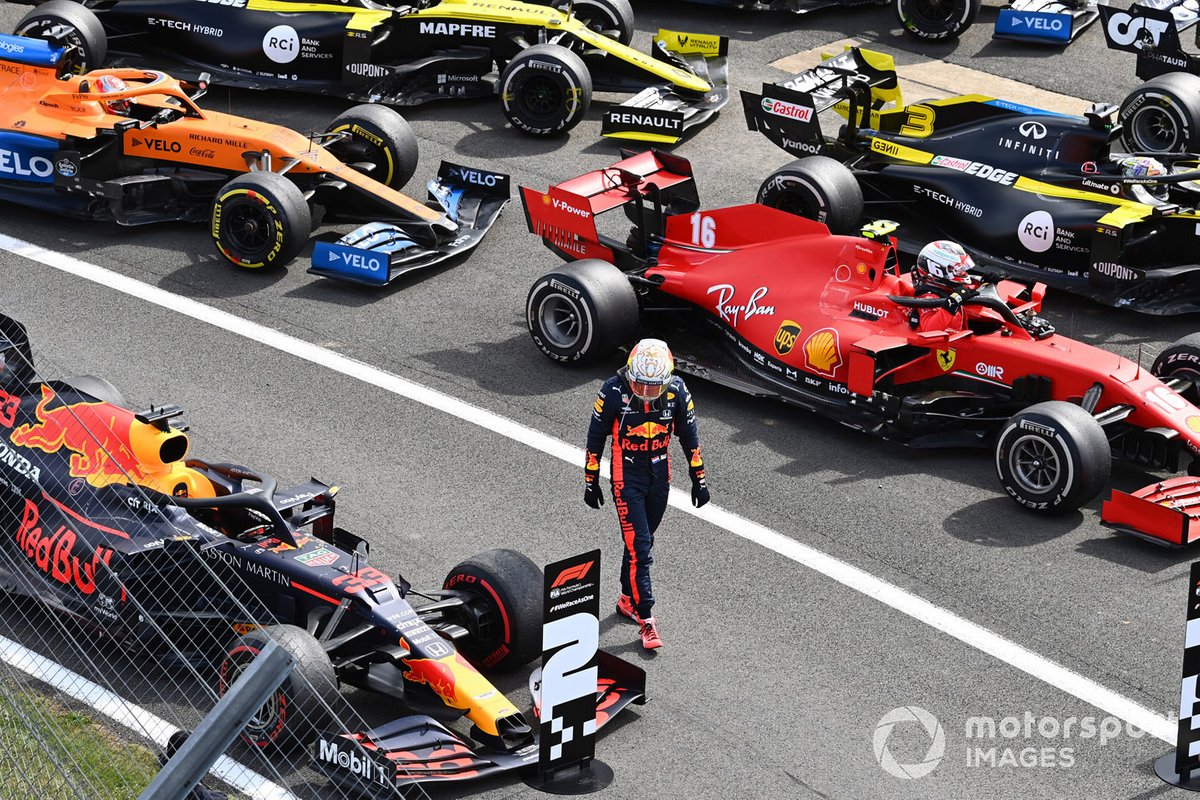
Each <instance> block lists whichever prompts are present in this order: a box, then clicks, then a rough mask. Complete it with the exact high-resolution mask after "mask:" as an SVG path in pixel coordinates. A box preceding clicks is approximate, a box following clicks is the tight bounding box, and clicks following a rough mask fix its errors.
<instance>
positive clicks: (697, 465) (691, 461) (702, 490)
mask: <svg viewBox="0 0 1200 800" xmlns="http://www.w3.org/2000/svg"><path fill="white" fill-rule="evenodd" d="M688 471H689V472H691V474H692V505H694V506H695V507H696V508H700V507H701V506H703V505H704V504H706V503H707V502H708V501H709V500H711V499H712V496H711V495H710V494H709V492H708V481H706V480H705V479H704V459H703V458H701V457H700V448H699V447H697V448H696V449H695V450H693V451H692V454H691V457H690V458H688Z"/></svg>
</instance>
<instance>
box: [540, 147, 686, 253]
mask: <svg viewBox="0 0 1200 800" xmlns="http://www.w3.org/2000/svg"><path fill="white" fill-rule="evenodd" d="M622 155H623V156H624V158H622V159H621V160H620V161H618V162H616V163H615V164H613V165H612V166H610V167H605V168H604V169H597V170H593V171H591V172H588V173H585V174H583V175H580V176H579V177H578V178H572V179H571V180H569V181H564V182H563V183H559V184H556V185H553V186H551V187H550V188H548V189H547V190H546V191H545V192H541V191H538V190H536V189H530V188H529V187H527V186H522V187H521V200H522V202H523V203H524V204H525V221H526V222H527V223H528V224H529V230H530V232H531V233H533V234H535V235H537V236H540V237H541V238H542V242H543V243H544V244H545V245H546V247H548V248H550V250H551V251H553V252H554V253H557V254H558V255H559V256H560V257H562V258H564V259H566V260H567V261H574V260H577V259H581V258H599V259H601V260H604V261H608V262H611V263H613V264H616V265H617V266H618V267H621V268H636V267H640V266H646V265H647V263H646V259H647V258H648V256H649V254H650V253H652V252H653V251H654V249H655V248H654V243H655V241H657V242H659V243H661V241H662V234H663V225H664V222H665V220H666V218H667V217H668V216H670V215H673V214H687V213H691V212H693V211H695V210H697V209H698V208H699V207H700V198H699V196H698V195H697V193H696V182H695V179H694V178H693V177H692V165H691V162H689V161H688V160H687V159H686V158H682V157H680V156H677V155H673V154H671V153H665V152H663V151H661V150H649V151H646V152H644V153H638V154H636V155H633V154H630V153H622ZM622 207H624V208H625V214H626V216H627V217H628V218H629V220H630V221H631V222H632V223H633V225H634V233H635V234H636V235H635V236H631V237H630V239H629V240H627V241H618V240H616V239H613V238H611V237H608V236H604V235H603V234H601V233H600V232H599V231H598V230H597V228H596V217H597V216H598V215H600V214H603V213H605V212H606V211H611V210H613V209H615V208H622Z"/></svg>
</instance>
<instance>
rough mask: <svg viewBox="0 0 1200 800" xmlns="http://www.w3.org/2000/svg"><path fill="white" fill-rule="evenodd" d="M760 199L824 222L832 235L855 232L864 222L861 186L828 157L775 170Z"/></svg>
mask: <svg viewBox="0 0 1200 800" xmlns="http://www.w3.org/2000/svg"><path fill="white" fill-rule="evenodd" d="M757 199H758V202H759V203H762V204H763V205H764V206H770V207H771V208H778V209H779V210H780V211H786V212H788V213H789V214H795V215H797V216H800V217H807V218H808V219H814V220H816V221H817V222H823V223H825V225H826V226H827V227H828V228H829V232H830V233H838V234H849V233H853V232H855V231H856V230H858V226H859V224H860V223H861V222H862V213H863V195H862V187H860V186H859V185H858V180H857V179H856V178H855V177H854V173H852V172H850V170H849V169H847V168H846V166H845V165H844V164H842V163H841V162H840V161H836V160H834V159H832V158H829V157H827V156H808V157H807V158H801V159H799V160H797V161H793V162H792V163H790V164H788V165H786V166H784V167H781V168H779V169H777V170H775V172H773V173H771V175H770V176H769V177H768V178H767V179H766V180H765V181H763V183H762V186H760V187H758V198H757Z"/></svg>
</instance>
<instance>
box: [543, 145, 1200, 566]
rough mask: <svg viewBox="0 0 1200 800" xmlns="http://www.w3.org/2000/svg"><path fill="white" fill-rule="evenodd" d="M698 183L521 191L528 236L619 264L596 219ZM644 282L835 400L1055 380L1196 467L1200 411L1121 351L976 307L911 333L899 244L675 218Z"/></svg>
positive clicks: (631, 168) (613, 176)
mask: <svg viewBox="0 0 1200 800" xmlns="http://www.w3.org/2000/svg"><path fill="white" fill-rule="evenodd" d="M690 180H692V178H691V174H690V167H689V166H687V162H685V161H683V160H682V159H679V158H678V157H669V156H664V155H663V154H660V153H655V152H646V153H641V154H638V155H635V156H632V157H629V158H626V159H624V160H623V161H620V162H618V163H616V164H614V165H613V166H612V167H609V168H606V169H602V170H597V171H594V172H591V173H588V174H586V175H583V176H581V177H578V178H575V179H572V180H569V181H567V182H565V183H562V184H559V185H557V186H553V187H551V188H550V190H549V192H547V193H542V192H537V191H533V190H530V189H527V188H523V189H522V191H523V193H524V198H525V204H526V209H527V215H528V217H529V225H530V229H531V230H532V231H533V232H534V233H536V234H538V235H539V236H542V237H543V239H545V240H546V243H547V245H548V246H550V247H551V249H553V250H554V251H555V252H557V253H559V254H560V255H562V256H564V257H566V258H602V259H605V260H609V261H614V262H616V263H620V260H619V258H617V257H614V250H618V251H619V250H620V248H619V247H613V246H611V245H614V244H615V240H614V241H608V240H606V239H604V238H603V237H598V236H597V233H596V224H595V221H594V218H593V217H594V215H596V214H599V213H601V212H603V211H607V210H609V209H613V208H617V207H619V206H623V205H625V204H627V203H630V202H633V201H634V200H635V198H636V197H637V196H638V195H639V193H640V194H641V196H642V197H643V199H644V198H645V197H646V194H645V193H646V191H647V188H648V187H659V188H667V187H673V186H678V185H679V184H681V183H682V182H684V181H690ZM581 211H586V212H588V213H579V212H581ZM628 264H629V262H628V260H627V261H626V262H625V264H621V265H622V266H628ZM636 272H637V273H638V274H639V275H640V276H641V277H642V278H644V279H646V280H648V281H659V280H661V283H660V284H659V285H658V287H657V289H656V290H655V291H657V292H661V293H663V294H666V295H669V296H670V297H672V298H677V299H679V300H684V301H686V302H687V303H689V304H691V305H692V306H694V307H695V308H696V309H699V310H701V311H702V312H703V313H706V314H708V315H710V316H712V317H715V318H716V319H717V320H719V321H720V323H721V324H722V325H723V326H724V327H725V328H726V329H727V330H728V331H729V332H731V333H733V334H735V337H734V341H739V342H744V343H746V344H748V345H749V346H750V347H751V348H752V349H753V351H757V354H755V355H754V356H753V357H754V359H755V361H756V362H757V363H758V364H760V365H764V364H767V365H769V362H772V361H773V362H776V363H777V364H778V365H779V367H782V369H783V370H785V371H786V372H785V374H787V373H791V372H794V373H796V376H797V377H796V378H794V379H793V380H794V381H795V382H796V383H798V384H800V385H804V383H805V382H806V381H807V382H808V383H809V385H811V386H813V387H820V388H819V390H820V391H823V392H825V393H826V394H827V395H828V396H833V397H839V396H840V397H841V398H855V397H857V398H862V399H864V400H865V399H866V398H869V397H871V395H872V394H873V392H875V390H876V389H878V388H881V387H884V386H886V388H887V391H889V392H893V393H896V394H899V395H901V396H903V395H904V393H905V387H906V386H910V387H917V386H920V387H921V391H928V387H929V386H930V382H931V381H932V382H934V385H936V382H937V379H939V378H941V377H944V376H952V377H955V378H958V379H967V380H969V381H971V382H973V383H974V384H975V385H977V386H978V387H979V389H978V390H979V391H980V392H986V391H988V387H989V386H990V387H992V388H993V389H997V390H1005V389H1011V387H1012V386H1013V382H1014V381H1016V380H1018V379H1020V378H1022V377H1026V376H1047V377H1049V378H1050V380H1049V381H1048V384H1049V396H1046V397H1042V398H1040V399H1041V400H1062V401H1067V402H1073V403H1077V404H1078V403H1080V402H1081V401H1082V400H1083V398H1084V395H1085V393H1087V392H1088V391H1089V389H1093V387H1095V386H1097V385H1098V386H1099V387H1100V396H1099V399H1098V400H1097V401H1096V405H1095V406H1094V408H1093V409H1092V411H1093V414H1094V415H1096V416H1097V417H1098V418H1103V417H1104V412H1106V411H1110V410H1111V413H1110V415H1109V416H1116V417H1120V418H1121V419H1122V420H1123V422H1124V423H1125V424H1127V425H1129V426H1132V427H1133V428H1137V429H1141V430H1147V429H1153V428H1162V429H1166V430H1167V431H1169V432H1172V433H1173V435H1174V437H1177V441H1179V442H1180V443H1182V444H1183V446H1184V447H1185V448H1186V450H1187V451H1188V452H1190V453H1191V454H1192V455H1193V456H1196V455H1198V454H1200V408H1197V407H1196V406H1194V405H1193V404H1192V403H1191V402H1189V401H1188V400H1187V399H1186V398H1184V397H1183V396H1182V395H1180V394H1179V393H1178V392H1177V391H1176V390H1175V389H1173V388H1171V387H1170V386H1168V385H1166V384H1165V383H1163V381H1161V380H1159V378H1157V377H1155V376H1154V375H1153V374H1151V372H1150V371H1149V370H1147V369H1144V368H1141V367H1139V365H1138V364H1136V363H1134V362H1132V361H1129V360H1127V359H1125V358H1122V357H1121V356H1119V355H1116V354H1115V353H1111V352H1108V351H1106V350H1102V349H1099V348H1097V347H1093V346H1091V345H1088V344H1085V343H1083V342H1079V341H1076V340H1073V339H1069V338H1067V337H1065V336H1061V335H1058V334H1056V333H1050V334H1049V335H1041V336H1039V335H1037V332H1034V333H1031V332H1030V331H1029V330H1027V329H1026V328H1025V327H1022V326H1021V325H1019V324H1014V323H1013V322H1012V321H1006V319H1005V317H1004V316H1002V315H1001V314H1000V313H998V312H997V311H996V310H994V309H991V308H986V307H981V306H978V305H966V306H964V307H963V310H964V312H965V314H966V319H967V327H963V328H960V329H945V330H934V331H921V330H917V329H915V328H914V327H913V325H912V324H910V319H911V312H910V309H909V308H905V307H902V306H900V305H898V304H896V303H895V302H894V301H892V300H891V299H889V295H893V296H909V297H911V296H912V295H913V287H912V280H911V277H910V276H909V275H908V274H900V273H899V269H898V266H897V260H896V256H895V248H894V244H893V243H892V242H891V241H890V240H885V241H880V240H878V239H871V238H866V237H865V236H837V235H832V234H830V232H829V229H828V228H827V227H826V226H825V225H823V224H821V223H818V222H814V221H812V220H808V219H804V218H802V217H798V216H795V215H793V214H789V213H786V212H783V211H779V210H776V209H772V208H768V207H766V206H761V205H757V204H747V205H741V206H733V207H729V208H721V209H715V210H710V211H697V212H695V213H685V214H676V215H668V216H666V218H665V225H664V227H663V242H662V246H661V248H660V249H659V250H658V252H657V255H656V257H655V258H653V259H650V260H649V266H648V267H647V268H645V269H644V271H642V270H640V269H639V270H636ZM995 289H996V292H997V294H998V295H999V298H1000V299H1001V300H1003V301H1004V303H1006V304H1007V305H1008V307H1009V308H1011V309H1012V311H1013V312H1014V313H1015V314H1019V315H1027V314H1036V313H1037V312H1038V311H1039V310H1040V308H1041V301H1042V297H1043V295H1044V294H1045V287H1044V286H1042V285H1041V284H1038V285H1037V286H1035V287H1033V288H1032V290H1030V289H1029V288H1028V287H1025V286H1023V285H1021V284H1018V283H1015V282H1012V281H1000V282H999V283H998V284H996V286H995ZM889 351H896V352H901V353H904V355H903V356H902V357H901V359H900V361H901V363H899V364H898V365H895V366H891V367H890V368H889V369H888V370H887V371H882V370H881V369H880V368H878V365H877V357H878V356H879V355H881V354H884V353H888V352H889ZM747 352H749V351H747ZM759 355H761V356H763V358H759ZM772 369H775V367H772ZM788 377H790V375H788ZM1093 394H1094V391H1093ZM1179 480H1180V481H1183V482H1185V483H1186V482H1187V479H1179ZM1189 485H1190V484H1189ZM1177 491H1178V488H1177ZM1118 496H1119V497H1122V498H1125V499H1123V500H1121V506H1120V507H1121V508H1124V509H1125V510H1126V513H1124V514H1123V515H1122V516H1121V518H1120V520H1117V519H1116V518H1114V519H1113V520H1112V521H1113V522H1114V524H1116V525H1117V526H1118V527H1122V528H1128V529H1137V530H1138V531H1140V532H1143V533H1146V534H1149V535H1151V536H1154V537H1157V538H1160V539H1163V540H1165V541H1168V542H1171V543H1174V544H1186V543H1188V542H1190V541H1191V540H1192V538H1194V537H1192V536H1188V535H1186V526H1185V534H1184V535H1183V537H1182V538H1181V536H1180V533H1179V530H1180V523H1179V522H1178V521H1177V520H1176V519H1175V517H1170V518H1169V519H1167V520H1164V521H1159V517H1158V516H1155V517H1153V518H1151V517H1148V516H1147V515H1145V514H1139V512H1138V509H1139V508H1141V507H1142V506H1141V505H1140V504H1146V505H1149V504H1151V503H1152V502H1153V501H1152V500H1142V499H1140V498H1137V497H1131V496H1128V495H1120V493H1118ZM1116 502H1117V501H1116V500H1114V501H1110V503H1109V504H1106V509H1108V508H1110V507H1113V504H1114V503H1116ZM1195 502H1197V503H1200V501H1195ZM1197 508H1198V509H1200V505H1198V506H1197ZM1130 509H1132V511H1131V510H1130ZM1197 513H1198V514H1200V510H1198V512H1197Z"/></svg>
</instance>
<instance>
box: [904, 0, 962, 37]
mask: <svg viewBox="0 0 1200 800" xmlns="http://www.w3.org/2000/svg"><path fill="white" fill-rule="evenodd" d="M954 6H955V4H954V2H953V0H916V2H914V3H912V4H911V5H910V6H909V10H910V11H911V12H912V13H911V14H910V15H909V18H910V19H911V20H912V21H914V22H915V23H916V27H917V28H918V29H922V30H924V29H936V28H943V27H945V26H946V24H947V23H949V22H950V21H951V20H952V19H954V18H955V16H957V15H956V13H955V8H954Z"/></svg>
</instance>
